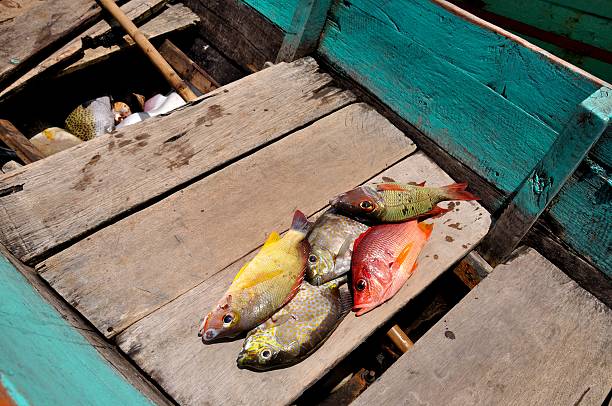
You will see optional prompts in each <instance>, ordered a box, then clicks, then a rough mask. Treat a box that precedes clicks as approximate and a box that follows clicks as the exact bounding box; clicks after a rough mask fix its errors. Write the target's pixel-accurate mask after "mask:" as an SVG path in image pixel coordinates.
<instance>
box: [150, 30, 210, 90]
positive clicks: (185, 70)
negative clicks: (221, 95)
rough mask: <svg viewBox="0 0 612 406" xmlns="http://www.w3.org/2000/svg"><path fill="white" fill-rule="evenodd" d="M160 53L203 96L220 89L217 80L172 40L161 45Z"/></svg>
mask: <svg viewBox="0 0 612 406" xmlns="http://www.w3.org/2000/svg"><path fill="white" fill-rule="evenodd" d="M159 53H160V54H162V56H163V57H164V58H165V59H166V60H167V61H168V63H169V64H170V65H171V66H172V68H174V70H176V72H177V73H178V74H179V76H180V77H181V78H183V80H187V81H189V82H190V83H191V84H192V85H193V86H195V87H196V88H197V89H198V90H199V91H200V92H201V93H202V94H204V93H208V92H210V91H212V90H215V89H216V88H218V87H220V85H219V83H217V81H216V80H215V79H213V78H212V77H211V76H210V75H209V74H208V73H206V71H205V70H204V69H202V68H201V67H200V66H198V64H197V63H195V62H194V61H192V60H191V59H190V58H189V57H188V56H187V55H185V53H184V52H183V51H181V50H180V49H179V48H178V47H177V46H176V45H174V44H173V43H172V42H170V40H165V41H164V42H163V43H162V44H161V46H160V47H159Z"/></svg>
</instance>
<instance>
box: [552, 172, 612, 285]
mask: <svg viewBox="0 0 612 406" xmlns="http://www.w3.org/2000/svg"><path fill="white" fill-rule="evenodd" d="M610 179H612V172H610V171H609V170H608V171H606V173H605V174H603V176H602V175H601V174H597V173H595V172H594V171H593V170H591V168H590V167H589V165H586V164H583V165H581V167H580V168H579V169H578V171H576V173H575V174H574V176H572V177H571V178H570V180H569V181H568V182H567V183H566V184H565V185H564V186H563V188H562V189H561V191H560V192H559V194H558V195H557V197H556V198H555V200H554V201H553V203H552V204H551V207H550V209H549V213H550V215H551V216H552V217H553V218H554V219H556V220H557V221H558V222H559V223H560V224H561V225H562V231H561V232H562V234H561V235H559V237H561V238H562V239H563V240H564V241H565V242H566V243H567V244H568V245H570V246H571V247H573V248H574V249H575V250H576V251H577V252H579V253H581V254H583V255H584V256H585V257H587V258H588V259H590V260H591V262H592V263H593V264H594V265H595V266H597V267H598V268H599V269H600V270H602V271H603V272H604V273H605V274H606V275H608V277H610V278H612V185H611V184H610Z"/></svg>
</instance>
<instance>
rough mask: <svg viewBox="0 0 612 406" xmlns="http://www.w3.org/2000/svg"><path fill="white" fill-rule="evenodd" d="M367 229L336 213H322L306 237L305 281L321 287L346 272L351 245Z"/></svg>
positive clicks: (349, 260) (348, 266) (348, 268)
mask: <svg viewBox="0 0 612 406" xmlns="http://www.w3.org/2000/svg"><path fill="white" fill-rule="evenodd" d="M367 229H368V227H367V226H366V225H365V224H362V223H360V222H358V221H355V220H353V219H350V218H348V217H345V216H342V215H339V214H337V213H334V212H331V211H327V212H325V213H323V214H322V215H321V216H320V217H319V218H318V219H317V221H316V223H315V224H314V226H313V227H312V230H311V231H310V234H309V236H308V242H309V243H310V247H311V251H310V255H309V257H308V269H307V271H306V280H307V281H308V282H310V283H312V284H313V285H321V284H323V283H325V282H328V281H330V280H332V279H335V278H337V277H339V276H342V275H344V274H345V273H347V272H348V271H349V270H350V262H351V250H352V248H353V242H354V241H355V239H356V238H357V237H358V236H359V235H360V234H361V233H363V232H364V231H365V230H367Z"/></svg>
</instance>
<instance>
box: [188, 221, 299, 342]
mask: <svg viewBox="0 0 612 406" xmlns="http://www.w3.org/2000/svg"><path fill="white" fill-rule="evenodd" d="M308 227H309V223H308V220H307V219H306V217H305V216H304V214H303V213H302V212H301V211H299V210H296V211H295V214H294V215H293V223H292V224H291V229H290V230H289V231H287V234H285V236H283V237H282V238H281V237H280V235H278V233H276V232H273V233H272V234H270V236H269V237H268V239H267V240H266V242H265V243H264V245H263V247H261V249H260V250H259V252H258V253H257V255H255V257H254V258H253V259H252V260H251V261H249V262H247V263H246V264H245V265H244V266H243V267H242V269H240V271H239V272H238V274H237V275H236V277H235V278H234V281H233V282H232V284H231V285H230V287H229V289H228V290H227V292H226V293H225V295H224V296H223V297H222V298H221V300H220V301H219V303H218V304H217V305H216V306H215V307H214V308H213V310H212V311H211V312H210V313H208V315H207V316H206V318H205V319H204V322H203V323H202V326H201V327H200V330H199V334H198V336H200V337H202V341H204V342H210V341H212V340H216V339H219V338H223V337H235V336H237V335H238V334H240V333H241V332H243V331H248V330H251V329H253V328H254V327H256V326H258V325H259V324H261V323H262V322H264V321H265V320H267V319H268V318H270V317H271V316H272V315H273V314H274V313H275V312H276V311H277V310H278V309H280V308H281V307H283V306H284V305H285V304H286V303H287V302H289V301H290V300H291V299H292V298H293V297H294V296H295V294H296V293H297V292H298V290H299V288H300V285H301V283H302V280H303V279H304V272H305V270H306V259H307V257H308V252H309V251H310V246H309V244H308V241H307V240H306V233H307V231H308Z"/></svg>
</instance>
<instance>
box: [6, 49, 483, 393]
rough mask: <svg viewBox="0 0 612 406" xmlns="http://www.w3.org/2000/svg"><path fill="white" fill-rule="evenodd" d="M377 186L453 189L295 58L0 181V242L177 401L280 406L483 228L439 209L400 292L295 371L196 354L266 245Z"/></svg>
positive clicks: (345, 325) (464, 210) (472, 206)
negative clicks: (275, 234) (338, 198)
mask: <svg viewBox="0 0 612 406" xmlns="http://www.w3.org/2000/svg"><path fill="white" fill-rule="evenodd" d="M382 176H388V177H392V178H394V179H396V180H398V181H422V180H425V181H427V183H428V184H430V185H444V184H448V183H452V182H453V180H452V179H451V178H450V177H449V176H448V175H447V174H446V173H444V172H443V171H442V170H441V169H440V168H439V167H438V166H437V165H436V164H435V163H434V162H433V161H431V160H430V159H429V158H428V157H427V156H425V155H424V154H423V153H422V152H420V151H418V150H417V148H416V146H415V145H414V144H413V142H412V141H411V140H410V139H409V138H407V137H406V136H405V135H404V134H403V133H402V132H401V131H399V130H398V129H397V128H395V127H394V126H393V125H392V124H391V123H389V121H387V120H386V119H385V118H384V117H383V116H381V115H380V114H378V113H377V112H376V111H375V110H374V109H372V108H371V107H369V106H368V105H366V104H363V103H359V102H357V101H356V98H355V97H354V95H353V94H352V93H350V92H348V91H345V90H342V89H338V88H337V87H335V86H334V84H333V82H332V79H331V78H330V77H329V76H328V75H326V74H323V73H320V72H319V68H318V66H317V64H316V62H315V61H314V60H313V59H311V58H306V59H303V60H299V61H296V62H294V63H291V64H285V63H282V64H278V65H275V66H273V67H270V68H268V69H265V70H263V71H260V72H258V73H256V74H253V75H251V76H248V77H246V78H244V79H242V80H240V81H238V82H234V83H232V84H230V85H228V86H225V87H222V88H219V89H218V90H216V91H214V92H212V93H210V94H208V95H206V96H205V97H204V98H202V99H200V100H199V101H198V102H196V103H195V104H194V105H192V106H189V107H187V108H184V109H182V110H180V111H176V112H174V113H172V114H170V115H168V116H164V117H156V118H153V119H150V120H148V121H146V122H143V123H141V124H138V125H134V126H132V127H128V128H126V129H122V130H120V131H118V132H116V133H114V134H109V135H105V136H102V137H99V138H97V139H95V140H92V141H90V142H87V143H84V144H81V145H79V146H77V147H75V148H72V149H71V150H68V151H64V152H62V153H59V154H57V155H53V156H51V157H49V158H47V159H44V160H41V161H38V162H35V163H33V164H30V165H27V166H25V167H23V168H20V169H18V170H16V171H14V172H11V173H9V174H5V175H0V207H1V209H2V210H0V224H3V226H2V228H0V242H1V243H2V244H4V245H5V246H7V247H8V249H9V250H10V251H11V252H13V253H14V254H15V255H17V256H18V257H19V258H20V259H21V260H23V261H25V262H28V263H30V264H32V265H33V264H36V269H37V270H38V271H39V272H40V274H41V276H42V277H43V278H44V279H45V280H46V281H47V282H48V283H49V284H50V286H51V287H52V288H53V289H55V290H56V291H57V292H58V293H59V294H60V295H61V296H63V297H64V298H65V299H66V301H67V302H69V303H70V304H71V305H72V306H73V307H74V308H75V309H76V310H77V311H79V312H80V313H81V314H82V315H83V316H84V317H85V318H87V319H88V320H89V321H90V322H91V323H92V324H93V325H94V326H95V327H96V328H97V329H98V330H99V331H100V332H101V333H102V334H104V335H105V336H106V337H108V338H112V339H116V342H117V343H118V345H119V346H120V348H121V349H122V350H123V351H124V352H125V353H126V354H127V356H128V357H130V358H131V359H133V360H134V361H135V362H136V364H137V365H138V366H139V367H140V368H141V369H142V370H143V371H144V372H145V373H146V374H148V375H149V376H151V377H152V379H153V380H155V381H156V382H157V383H158V384H159V385H160V387H161V388H163V390H164V391H165V392H166V393H168V394H169V395H170V396H172V397H173V398H174V399H175V400H176V401H177V402H178V403H180V404H202V403H210V404H221V403H228V404H256V403H261V402H265V403H274V404H279V403H290V402H292V401H293V400H295V399H296V398H297V397H298V396H299V395H300V394H301V393H302V392H303V391H304V390H305V389H306V388H308V387H309V386H310V385H312V384H313V383H314V382H316V380H317V379H319V378H320V377H322V376H323V375H324V374H325V373H326V372H327V371H328V370H329V369H330V368H332V367H333V366H334V365H335V364H337V363H338V362H339V361H340V360H341V359H342V358H343V357H345V356H346V355H347V354H349V353H350V352H351V351H352V350H353V349H354V348H355V347H357V346H358V345H359V344H360V343H362V342H363V341H364V340H365V339H366V338H367V337H368V336H369V335H370V334H372V333H373V332H374V331H375V330H376V329H377V328H379V327H380V326H381V325H383V324H384V323H385V322H387V321H388V320H389V319H390V318H391V317H392V316H393V315H394V314H395V312H397V311H398V310H399V309H401V308H403V307H404V306H405V305H406V304H407V303H408V302H409V301H410V300H411V299H412V298H414V297H415V296H416V295H417V294H418V293H419V292H421V291H422V290H423V289H425V288H426V287H427V286H428V285H429V284H430V283H431V282H432V281H434V280H435V279H436V278H437V277H438V276H439V275H440V274H442V273H443V272H444V271H446V270H447V269H448V268H449V267H450V266H451V265H452V264H454V263H455V262H457V261H458V260H460V259H461V258H462V257H464V256H465V255H466V254H467V253H468V252H469V251H470V250H471V249H473V248H474V246H475V245H477V244H478V242H479V241H480V240H481V239H482V238H483V237H484V235H485V234H486V233H487V231H488V229H489V225H490V217H489V214H488V213H487V212H486V210H485V209H483V208H482V207H481V206H480V205H479V204H478V203H476V202H460V203H455V204H452V203H451V205H453V210H452V211H451V212H449V213H447V214H446V215H444V216H443V217H440V218H438V219H435V220H434V221H435V223H436V226H435V227H434V232H433V235H432V238H431V241H430V243H429V244H428V245H427V246H426V248H425V250H424V252H423V253H422V257H421V260H420V268H419V270H418V271H417V272H416V274H415V275H414V276H413V277H412V278H411V279H410V281H409V283H408V284H407V285H406V286H405V287H404V288H403V289H402V290H401V291H400V292H399V293H398V294H397V295H396V296H395V297H394V298H393V299H392V300H391V301H389V302H388V303H386V304H385V305H383V306H381V307H380V308H378V309H377V310H375V311H372V312H371V313H368V314H367V315H365V316H363V317H360V318H356V317H355V316H354V315H353V314H351V315H349V316H348V317H347V318H346V319H345V320H344V321H343V322H342V324H341V325H340V327H339V328H338V330H337V331H336V332H335V333H334V334H333V335H332V337H331V338H330V339H329V341H327V342H326V343H325V344H324V346H323V347H321V349H319V350H318V351H317V352H316V353H315V354H314V355H313V356H311V357H310V358H308V359H307V360H305V361H304V362H302V363H300V364H299V365H297V366H294V367H291V368H288V369H284V370H278V371H272V372H267V373H255V372H250V371H244V370H239V369H238V368H237V367H236V365H235V357H236V354H237V352H238V350H239V347H240V346H241V344H242V341H241V340H236V341H233V342H227V343H219V344H213V345H204V344H202V343H201V341H200V340H199V339H198V337H197V327H198V325H199V322H200V320H201V318H202V317H203V316H204V315H205V314H206V312H208V310H209V309H210V307H211V306H212V304H213V303H215V302H216V301H217V300H218V298H219V296H220V295H221V294H222V293H223V292H224V291H225V289H226V288H227V286H228V285H229V283H230V281H231V279H232V277H233V275H234V274H235V273H236V272H237V270H238V269H239V268H240V266H241V265H242V264H243V263H244V261H245V260H246V259H247V258H248V257H249V255H252V253H253V251H254V250H256V249H257V247H258V246H259V245H260V244H261V243H262V242H263V241H264V239H265V236H266V234H267V233H269V232H270V231H272V230H278V231H284V230H286V229H287V228H288V226H289V222H290V219H291V213H292V212H293V211H294V210H295V209H296V208H299V209H300V210H302V211H304V212H305V213H306V214H308V215H316V213H318V212H320V211H321V210H323V209H324V208H325V207H326V205H327V201H328V200H329V198H330V197H331V196H333V195H335V194H338V193H340V192H343V191H345V190H347V189H350V188H352V187H354V186H356V185H358V184H361V183H364V182H367V181H370V180H377V179H380V178H381V177H382Z"/></svg>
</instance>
